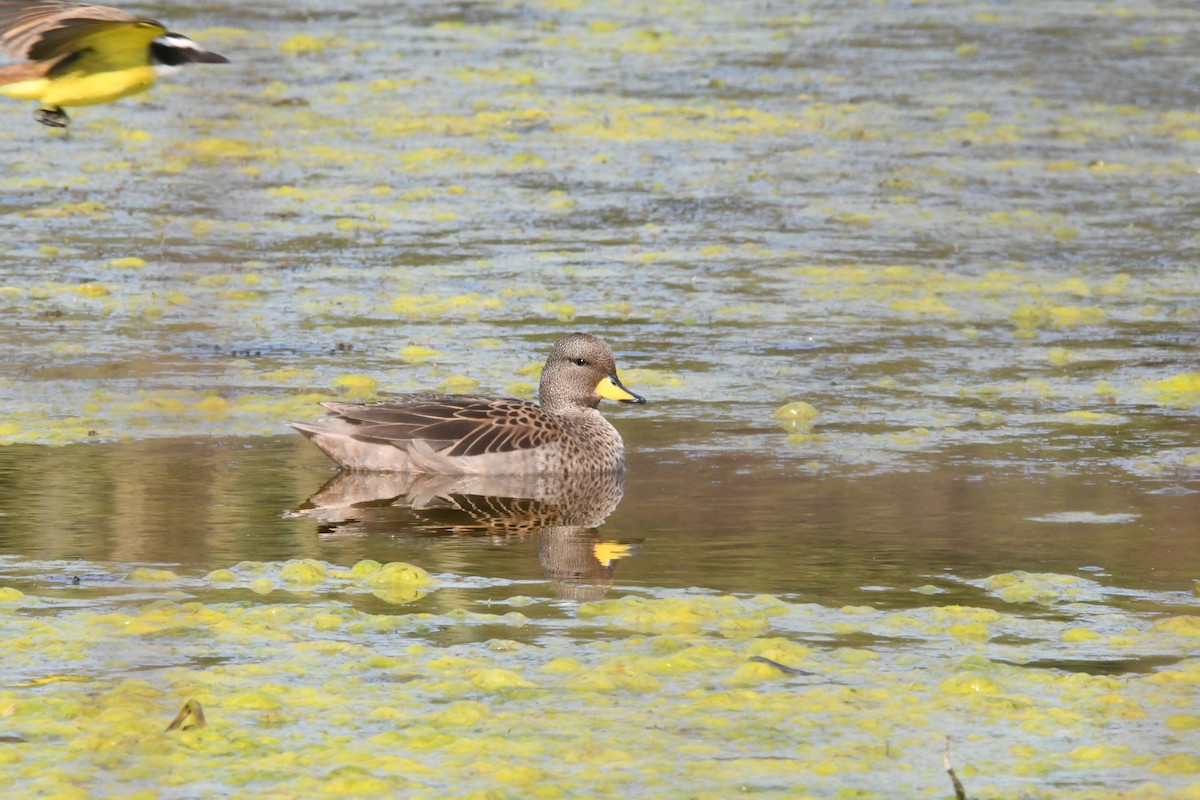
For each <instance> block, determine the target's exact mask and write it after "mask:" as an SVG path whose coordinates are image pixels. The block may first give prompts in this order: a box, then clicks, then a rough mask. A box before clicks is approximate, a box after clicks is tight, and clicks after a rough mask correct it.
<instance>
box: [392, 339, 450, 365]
mask: <svg viewBox="0 0 1200 800" xmlns="http://www.w3.org/2000/svg"><path fill="white" fill-rule="evenodd" d="M440 355H441V353H440V352H439V351H437V350H434V349H433V348H431V347H422V346H421V345H416V344H410V345H409V346H408V347H406V348H404V349H403V350H401V351H400V360H401V361H403V362H404V363H405V364H423V363H425V362H426V361H428V360H429V359H431V358H435V357H437V356H440Z"/></svg>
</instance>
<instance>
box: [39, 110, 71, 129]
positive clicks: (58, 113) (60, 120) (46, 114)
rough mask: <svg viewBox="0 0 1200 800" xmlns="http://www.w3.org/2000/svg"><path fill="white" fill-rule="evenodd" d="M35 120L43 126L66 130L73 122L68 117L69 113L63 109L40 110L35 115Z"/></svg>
mask: <svg viewBox="0 0 1200 800" xmlns="http://www.w3.org/2000/svg"><path fill="white" fill-rule="evenodd" d="M33 117H34V119H36V120H37V121H38V122H40V123H42V124H43V125H49V126H50V127H51V128H65V127H67V125H68V123H70V122H71V118H70V117H68V116H67V112H65V111H63V110H62V108H61V107H59V106H55V107H54V108H39V109H38V110H37V111H36V112H34V115H33Z"/></svg>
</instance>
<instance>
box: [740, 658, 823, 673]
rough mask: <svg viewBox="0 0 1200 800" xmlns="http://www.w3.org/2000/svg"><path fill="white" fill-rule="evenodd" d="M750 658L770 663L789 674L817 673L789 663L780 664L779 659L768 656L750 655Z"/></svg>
mask: <svg viewBox="0 0 1200 800" xmlns="http://www.w3.org/2000/svg"><path fill="white" fill-rule="evenodd" d="M750 660H751V661H760V662H762V663H763V664H770V665H771V666H772V667H774V668H775V669H777V670H779V671H780V672H786V673H787V674H789V675H815V674H816V673H815V672H806V671H804V670H802V669H796V668H795V667H789V666H788V665H787V664H780V663H779V662H778V661H775V660H774V659H771V658H767V657H766V656H750Z"/></svg>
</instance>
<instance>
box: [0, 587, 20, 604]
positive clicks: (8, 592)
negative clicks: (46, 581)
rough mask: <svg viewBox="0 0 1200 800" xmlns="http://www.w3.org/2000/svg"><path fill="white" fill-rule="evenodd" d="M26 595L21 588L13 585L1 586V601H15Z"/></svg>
mask: <svg viewBox="0 0 1200 800" xmlns="http://www.w3.org/2000/svg"><path fill="white" fill-rule="evenodd" d="M24 596H25V593H24V592H22V591H21V590H20V589H14V588H12V587H11V586H0V603H15V602H16V601H17V600H20V599H21V598H23V597H24Z"/></svg>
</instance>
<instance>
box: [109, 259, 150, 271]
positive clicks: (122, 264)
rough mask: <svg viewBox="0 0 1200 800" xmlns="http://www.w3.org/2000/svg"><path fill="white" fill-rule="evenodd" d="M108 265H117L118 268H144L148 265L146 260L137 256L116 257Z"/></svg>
mask: <svg viewBox="0 0 1200 800" xmlns="http://www.w3.org/2000/svg"><path fill="white" fill-rule="evenodd" d="M108 266H110V267H116V268H117V269H142V268H143V267H145V266H146V262H145V261H144V260H143V259H140V258H138V257H136V256H130V257H128V258H114V259H112V260H111V261H109V262H108Z"/></svg>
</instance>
